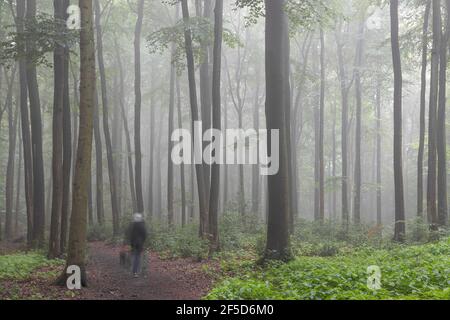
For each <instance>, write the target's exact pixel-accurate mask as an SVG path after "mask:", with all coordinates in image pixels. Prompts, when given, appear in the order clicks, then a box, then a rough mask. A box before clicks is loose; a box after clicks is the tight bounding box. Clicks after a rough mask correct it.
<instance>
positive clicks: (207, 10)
mask: <svg viewBox="0 0 450 320" xmlns="http://www.w3.org/2000/svg"><path fill="white" fill-rule="evenodd" d="M201 2H204V5H203V13H201V12H197V13H198V14H197V15H198V16H203V18H205V19H207V20H211V7H212V6H211V2H212V1H208V0H203V1H202V0H196V4H197V11H201V9H202V5H201ZM200 45H201V52H202V61H201V63H200V68H199V69H200V70H199V71H200V78H199V80H200V108H201V119H202V125H203V126H202V128H203V134H205V132H206V131H207V130H209V129H211V119H212V118H211V76H210V67H209V65H210V58H211V57H210V54H209V46H208V43H207V42H206V41H201V44H200ZM207 144H208V142H203V150H205V148H206V146H207ZM203 167H204V169H203V170H204V177H205V198H206V206H207V207H208V201H209V199H210V194H209V193H210V188H211V185H210V184H211V181H210V179H211V166H210V165H207V164H206V163H204V164H203Z"/></svg>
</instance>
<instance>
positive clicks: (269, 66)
mask: <svg viewBox="0 0 450 320" xmlns="http://www.w3.org/2000/svg"><path fill="white" fill-rule="evenodd" d="M265 4H266V37H265V42H266V57H265V61H266V97H267V100H266V121H267V129H268V130H269V131H270V130H279V134H280V136H279V138H280V140H279V147H280V168H279V171H278V173H277V174H275V175H272V176H269V177H268V200H269V209H268V226H267V244H266V253H265V258H266V259H286V258H288V257H289V256H290V254H289V214H290V209H289V208H290V206H289V177H288V174H289V173H288V161H289V159H288V150H287V136H288V135H289V134H290V133H289V132H286V131H287V130H286V123H285V122H286V116H285V114H286V113H285V112H286V110H285V108H286V107H287V99H288V97H289V95H290V93H289V72H288V70H289V69H288V68H289V59H288V58H289V45H288V22H287V17H286V13H285V11H284V5H285V1H284V0H281V1H270V0H266V1H265ZM274 143H277V141H272V138H271V135H269V137H268V145H267V149H268V150H271V146H272V144H274Z"/></svg>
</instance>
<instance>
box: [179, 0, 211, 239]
mask: <svg viewBox="0 0 450 320" xmlns="http://www.w3.org/2000/svg"><path fill="white" fill-rule="evenodd" d="M181 7H182V12H183V21H184V23H185V25H186V27H185V31H184V39H185V48H186V60H187V67H188V79H189V96H190V104H191V118H192V132H194V123H195V122H196V121H198V120H199V113H198V102H197V89H196V84H195V66H194V54H193V50H192V35H191V30H190V28H189V27H188V24H189V19H190V18H189V8H188V3H187V0H182V1H181ZM192 142H193V143H195V139H194V134H192ZM203 169H204V168H203V165H202V164H196V165H195V170H196V174H197V187H198V198H199V210H200V228H199V234H200V237H202V238H205V237H206V235H207V234H208V212H207V210H208V209H207V206H206V202H207V201H206V191H205V190H206V187H205V175H204V171H203Z"/></svg>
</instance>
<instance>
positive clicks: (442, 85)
mask: <svg viewBox="0 0 450 320" xmlns="http://www.w3.org/2000/svg"><path fill="white" fill-rule="evenodd" d="M446 7H447V18H446V23H445V31H444V33H443V34H442V44H441V47H440V71H439V102H438V110H437V140H436V143H437V155H438V175H437V176H438V179H437V180H438V181H437V182H438V199H437V200H438V201H437V215H438V224H439V225H440V226H445V225H446V224H447V222H448V204H447V139H446V128H445V127H446V99H447V96H446V86H447V57H448V40H449V35H450V16H449V14H450V0H446Z"/></svg>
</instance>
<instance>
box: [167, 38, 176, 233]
mask: <svg viewBox="0 0 450 320" xmlns="http://www.w3.org/2000/svg"><path fill="white" fill-rule="evenodd" d="M174 58H175V46H174V45H172V55H171V63H170V89H169V95H170V96H169V118H168V120H169V125H168V127H169V130H168V134H167V150H168V152H167V218H168V223H169V227H171V228H172V227H173V226H174V213H173V162H172V158H171V157H172V153H171V150H172V145H173V144H172V139H171V138H172V132H173V129H174V122H173V121H174V113H175V72H176V70H175V65H174V64H173V63H172V62H173V60H174Z"/></svg>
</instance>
